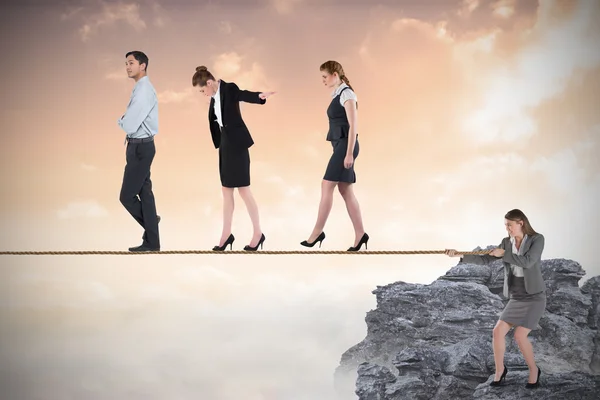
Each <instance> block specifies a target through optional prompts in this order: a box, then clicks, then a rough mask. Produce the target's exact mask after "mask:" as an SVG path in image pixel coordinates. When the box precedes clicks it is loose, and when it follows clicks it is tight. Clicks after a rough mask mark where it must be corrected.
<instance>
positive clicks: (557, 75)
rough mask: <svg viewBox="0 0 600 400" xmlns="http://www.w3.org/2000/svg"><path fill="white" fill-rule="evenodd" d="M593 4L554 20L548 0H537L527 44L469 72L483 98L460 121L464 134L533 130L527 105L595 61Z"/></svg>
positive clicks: (487, 136) (517, 134) (490, 137)
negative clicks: (488, 69)
mask: <svg viewBox="0 0 600 400" xmlns="http://www.w3.org/2000/svg"><path fill="white" fill-rule="evenodd" d="M599 6H600V3H597V2H581V3H579V4H578V6H577V7H576V9H575V10H574V12H573V13H572V15H570V17H569V18H568V19H566V20H564V21H559V22H556V21H554V20H553V19H552V17H551V16H550V11H551V8H552V7H553V2H550V1H549V2H542V3H541V4H540V10H539V19H538V21H537V22H536V25H535V26H534V28H533V29H532V30H531V31H530V32H529V35H528V38H529V39H530V40H531V42H530V43H529V45H527V46H526V47H525V48H524V49H523V50H522V51H521V52H520V53H519V54H518V55H517V56H516V57H515V59H514V60H511V59H509V60H504V61H502V60H500V59H497V58H495V61H496V62H498V63H500V65H499V66H498V67H496V68H492V69H491V72H490V73H488V74H484V73H480V74H478V75H470V78H471V80H472V81H473V82H474V83H475V84H477V85H479V87H480V88H481V89H482V90H483V91H484V93H483V101H482V103H483V104H482V105H481V106H480V107H479V108H478V109H476V110H475V111H474V112H473V113H472V114H471V115H470V116H469V117H468V118H467V119H466V120H465V121H464V128H465V132H466V133H467V134H468V135H469V137H470V138H472V139H473V140H475V141H477V142H481V143H490V142H493V141H497V140H500V141H503V142H513V143H516V142H518V141H522V140H523V139H527V138H529V137H531V136H532V135H534V134H536V132H537V125H536V123H535V121H534V120H533V119H532V118H531V117H530V115H529V114H528V113H529V110H531V109H532V108H533V107H536V106H538V105H540V104H541V103H542V102H543V101H545V100H548V99H551V98H553V97H555V96H557V95H559V94H560V93H562V92H563V91H564V89H565V88H566V87H567V85H568V83H569V81H570V79H572V78H573V77H574V76H575V74H576V72H577V71H578V70H579V69H586V68H591V67H595V66H597V65H598V64H600V53H598V52H597V51H595V47H596V43H597V38H595V37H594V36H593V35H590V34H589V29H590V28H591V27H592V24H593V23H594V19H593V16H594V15H596V14H597V9H598V8H599ZM480 47H481V46H480ZM484 48H485V47H484ZM492 57H494V56H493V55H492Z"/></svg>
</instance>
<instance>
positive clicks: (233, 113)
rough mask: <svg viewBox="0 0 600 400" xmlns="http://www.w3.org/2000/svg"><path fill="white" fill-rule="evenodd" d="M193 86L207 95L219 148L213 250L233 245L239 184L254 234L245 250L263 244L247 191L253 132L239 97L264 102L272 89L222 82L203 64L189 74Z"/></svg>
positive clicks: (253, 101) (255, 212)
mask: <svg viewBox="0 0 600 400" xmlns="http://www.w3.org/2000/svg"><path fill="white" fill-rule="evenodd" d="M192 86H194V87H196V86H198V87H199V88H200V92H202V93H204V94H205V95H206V96H210V97H212V98H211V101H210V107H209V110H208V122H209V126H210V133H211V136H212V140H213V144H214V146H215V148H216V149H219V174H220V178H221V185H222V187H223V188H222V191H223V231H222V233H221V240H220V241H219V245H217V246H215V247H213V250H215V251H223V250H225V249H226V248H227V245H229V247H230V249H231V248H232V247H233V246H232V245H233V241H234V240H235V237H234V236H233V234H232V233H231V224H232V221H233V209H234V201H233V190H234V189H235V188H238V191H239V193H240V196H241V198H242V200H244V203H245V204H246V209H247V210H248V214H249V215H250V220H251V221H252V227H253V230H254V234H253V236H252V240H251V241H250V244H249V245H247V246H245V247H244V250H247V251H256V250H257V249H258V246H259V245H260V247H261V248H262V245H263V242H264V241H265V235H264V234H263V233H262V230H261V228H260V220H259V215H258V206H257V205H256V201H255V200H254V197H253V196H252V192H251V191H250V152H249V150H248V149H249V148H250V147H251V146H252V145H253V144H254V141H253V140H252V136H251V135H250V132H249V131H248V128H247V127H246V124H245V123H244V120H243V119H242V114H241V112H240V105H239V102H240V101H244V102H246V103H253V104H265V102H266V99H267V98H268V97H269V96H271V95H272V94H274V93H275V92H263V93H259V92H250V91H247V90H241V89H240V88H239V87H238V86H237V85H236V84H235V83H229V82H225V81H223V80H221V79H218V80H217V79H215V77H214V76H213V75H212V74H211V73H210V71H208V69H207V68H206V67H205V66H201V67H198V68H196V72H195V73H194V76H193V77H192Z"/></svg>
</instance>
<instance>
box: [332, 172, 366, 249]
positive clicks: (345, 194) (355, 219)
mask: <svg viewBox="0 0 600 400" xmlns="http://www.w3.org/2000/svg"><path fill="white" fill-rule="evenodd" d="M352 185H353V184H352V183H347V182H340V183H339V184H338V190H339V191H340V194H341V195H342V198H343V199H344V202H345V203H346V209H347V210H348V215H349V216H350V220H351V221H352V226H353V227H354V237H355V239H354V246H357V245H358V242H359V241H360V239H361V238H362V236H363V235H364V234H365V228H364V227H363V221H362V215H361V213H360V205H359V204H358V200H357V199H356V196H355V195H354V190H353V189H352V187H353V186H352Z"/></svg>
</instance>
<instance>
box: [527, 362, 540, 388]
mask: <svg viewBox="0 0 600 400" xmlns="http://www.w3.org/2000/svg"><path fill="white" fill-rule="evenodd" d="M536 367H537V369H538V376H537V379H536V380H535V383H529V382H527V385H525V388H526V389H533V388H536V387H538V386H540V375H541V374H542V370H541V369H540V367H538V366H537V365H536Z"/></svg>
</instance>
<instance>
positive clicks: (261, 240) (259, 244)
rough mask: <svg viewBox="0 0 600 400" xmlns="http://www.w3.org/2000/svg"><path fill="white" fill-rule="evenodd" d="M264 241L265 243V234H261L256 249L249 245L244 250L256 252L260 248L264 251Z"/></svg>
mask: <svg viewBox="0 0 600 400" xmlns="http://www.w3.org/2000/svg"><path fill="white" fill-rule="evenodd" d="M264 241H265V234H264V233H261V235H260V240H259V241H258V243H257V244H256V247H251V246H250V245H248V244H247V245H246V246H244V250H246V251H256V250H258V246H260V248H261V249H262V246H263V242H264Z"/></svg>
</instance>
